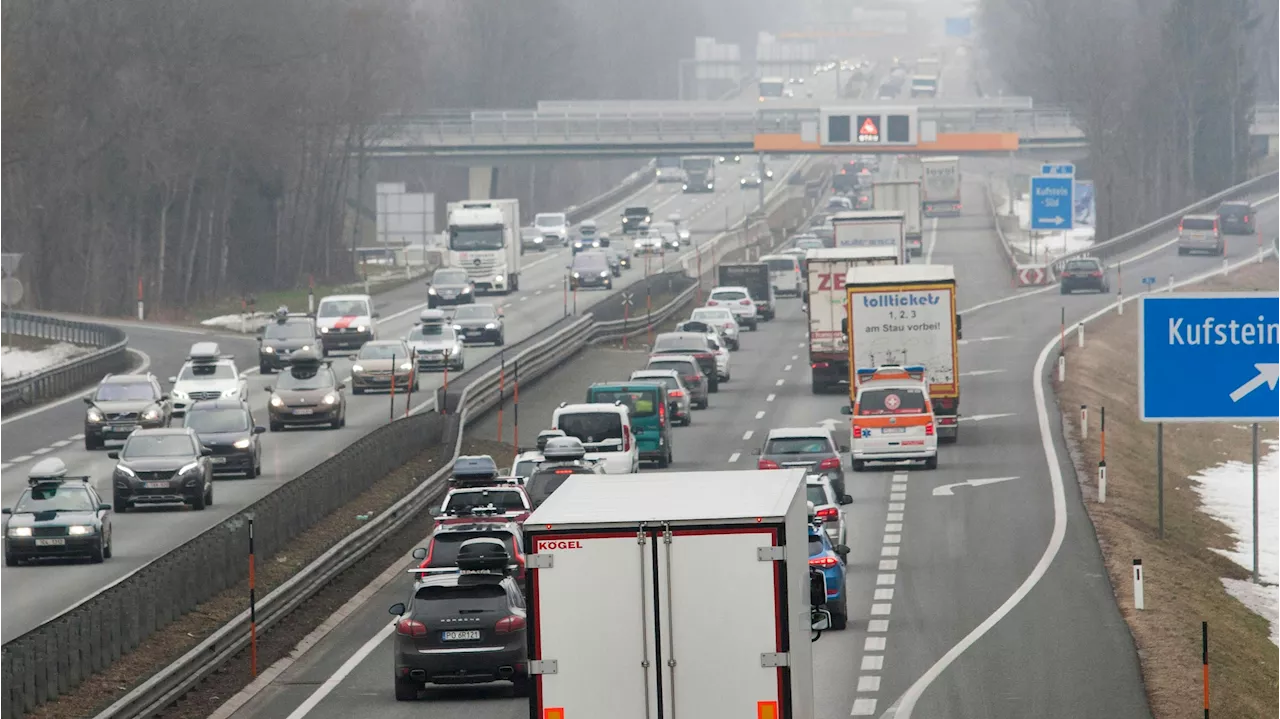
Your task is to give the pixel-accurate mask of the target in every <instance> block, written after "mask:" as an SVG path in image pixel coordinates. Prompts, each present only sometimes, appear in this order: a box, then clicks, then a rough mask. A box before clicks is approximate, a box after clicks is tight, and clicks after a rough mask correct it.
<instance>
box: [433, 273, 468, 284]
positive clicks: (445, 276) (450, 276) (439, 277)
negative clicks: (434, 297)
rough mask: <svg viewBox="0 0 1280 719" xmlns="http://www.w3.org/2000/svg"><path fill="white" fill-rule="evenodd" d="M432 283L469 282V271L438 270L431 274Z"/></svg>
mask: <svg viewBox="0 0 1280 719" xmlns="http://www.w3.org/2000/svg"><path fill="white" fill-rule="evenodd" d="M431 284H433V285H465V284H467V273H466V272H463V271H462V270H436V273H435V274H434V275H432V276H431Z"/></svg>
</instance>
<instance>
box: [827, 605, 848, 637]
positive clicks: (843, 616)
mask: <svg viewBox="0 0 1280 719" xmlns="http://www.w3.org/2000/svg"><path fill="white" fill-rule="evenodd" d="M847 626H849V599H848V597H841V598H840V609H839V611H833V612H831V628H832V629H834V630H836V631H841V630H843V629H844V628H845V627H847Z"/></svg>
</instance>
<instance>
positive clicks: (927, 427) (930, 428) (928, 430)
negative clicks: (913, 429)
mask: <svg viewBox="0 0 1280 719" xmlns="http://www.w3.org/2000/svg"><path fill="white" fill-rule="evenodd" d="M924 436H926V437H932V436H933V422H930V423H929V424H926V425H925V426H924Z"/></svg>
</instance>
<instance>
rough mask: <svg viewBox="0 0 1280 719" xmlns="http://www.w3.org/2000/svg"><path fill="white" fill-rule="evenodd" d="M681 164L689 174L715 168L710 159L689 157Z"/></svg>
mask: <svg viewBox="0 0 1280 719" xmlns="http://www.w3.org/2000/svg"><path fill="white" fill-rule="evenodd" d="M680 164H681V166H683V167H684V169H685V170H686V171H688V172H706V171H707V170H710V169H711V168H712V167H714V166H715V163H714V162H712V160H711V158H710V157H687V158H685V159H684V160H682V161H681V163H680Z"/></svg>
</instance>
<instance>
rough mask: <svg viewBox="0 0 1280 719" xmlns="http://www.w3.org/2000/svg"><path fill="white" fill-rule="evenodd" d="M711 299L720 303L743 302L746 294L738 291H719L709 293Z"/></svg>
mask: <svg viewBox="0 0 1280 719" xmlns="http://www.w3.org/2000/svg"><path fill="white" fill-rule="evenodd" d="M711 299H713V300H720V301H724V300H745V299H747V293H746V292H742V291H739V290H719V291H717V292H712V293H711Z"/></svg>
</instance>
